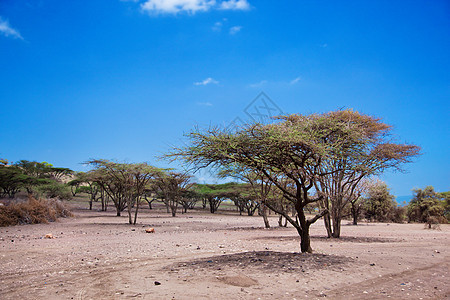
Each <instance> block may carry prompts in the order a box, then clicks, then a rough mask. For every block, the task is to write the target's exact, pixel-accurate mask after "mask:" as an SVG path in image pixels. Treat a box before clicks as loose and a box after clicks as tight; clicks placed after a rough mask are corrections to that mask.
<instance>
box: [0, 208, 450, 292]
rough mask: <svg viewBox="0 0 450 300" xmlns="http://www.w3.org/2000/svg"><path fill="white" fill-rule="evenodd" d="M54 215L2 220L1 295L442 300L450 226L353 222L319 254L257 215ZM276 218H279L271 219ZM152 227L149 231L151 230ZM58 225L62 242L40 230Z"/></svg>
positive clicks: (318, 230)
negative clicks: (135, 221)
mask: <svg viewBox="0 0 450 300" xmlns="http://www.w3.org/2000/svg"><path fill="white" fill-rule="evenodd" d="M75 213H76V217H75V218H70V219H64V220H61V221H60V222H56V223H52V224H40V225H27V226H14V227H8V228H1V229H0V274H1V275H0V282H1V286H0V298H1V299H212V298H215V299H258V298H260V299H318V298H322V297H327V298H331V299H362V298H365V299H386V298H392V299H445V298H446V297H448V296H449V295H450V285H449V283H448V282H449V280H448V270H449V267H450V259H449V258H450V257H449V253H448V249H449V246H450V226H449V225H441V230H440V231H436V230H424V229H423V225H421V224H389V225H388V224H362V225H360V226H344V227H343V238H342V239H340V240H338V241H337V240H329V239H326V238H324V235H325V230H324V228H323V225H322V223H317V224H314V225H313V226H312V228H311V231H312V246H313V249H314V250H315V253H314V254H298V253H295V252H296V251H298V249H299V240H298V237H297V236H296V232H295V230H294V229H293V228H278V227H277V228H272V229H269V230H267V229H263V228H262V220H261V219H260V218H259V217H246V216H242V217H239V216H234V215H211V214H206V213H199V212H191V213H189V214H188V215H180V216H179V217H176V218H171V217H169V216H167V215H166V214H165V213H162V212H153V211H152V212H150V211H148V210H147V211H144V212H143V213H142V214H141V216H140V224H139V225H136V226H130V225H127V224H126V218H125V217H120V218H118V217H115V216H114V214H113V213H112V212H108V213H104V212H89V211H82V210H80V211H76V212H75ZM271 224H273V225H276V220H275V219H273V220H271ZM148 227H153V228H155V233H153V234H149V233H145V230H144V229H145V228H148ZM47 233H52V234H53V236H54V237H55V238H54V239H44V238H42V237H43V236H44V235H45V234H47Z"/></svg>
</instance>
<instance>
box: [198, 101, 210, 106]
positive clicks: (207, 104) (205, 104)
mask: <svg viewBox="0 0 450 300" xmlns="http://www.w3.org/2000/svg"><path fill="white" fill-rule="evenodd" d="M197 105H200V106H213V104H212V103H211V102H197Z"/></svg>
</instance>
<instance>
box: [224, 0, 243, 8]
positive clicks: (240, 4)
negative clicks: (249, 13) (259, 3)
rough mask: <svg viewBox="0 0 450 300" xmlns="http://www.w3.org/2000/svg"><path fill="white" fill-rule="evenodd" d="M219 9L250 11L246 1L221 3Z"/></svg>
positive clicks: (236, 0)
mask: <svg viewBox="0 0 450 300" xmlns="http://www.w3.org/2000/svg"><path fill="white" fill-rule="evenodd" d="M220 9H232V10H247V9H250V4H249V3H248V2H247V0H229V1H223V2H222V3H221V4H220Z"/></svg>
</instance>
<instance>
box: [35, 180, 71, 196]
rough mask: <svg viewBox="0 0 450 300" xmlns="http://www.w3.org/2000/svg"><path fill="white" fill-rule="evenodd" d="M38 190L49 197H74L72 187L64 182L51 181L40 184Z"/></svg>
mask: <svg viewBox="0 0 450 300" xmlns="http://www.w3.org/2000/svg"><path fill="white" fill-rule="evenodd" d="M37 191H38V193H40V194H42V195H44V196H45V197H47V198H59V199H61V200H70V199H72V193H71V191H70V187H69V186H68V185H66V184H64V183H58V182H55V181H51V182H49V183H47V184H43V185H39V186H38V187H37Z"/></svg>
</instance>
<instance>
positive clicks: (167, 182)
mask: <svg viewBox="0 0 450 300" xmlns="http://www.w3.org/2000/svg"><path fill="white" fill-rule="evenodd" d="M190 180H191V176H190V175H188V174H185V173H177V172H172V171H169V172H160V173H159V174H158V176H156V178H155V179H154V180H153V182H152V185H153V187H154V191H155V192H156V193H157V194H160V195H161V198H162V199H163V201H164V203H165V204H166V206H167V207H168V208H169V209H170V211H171V213H172V217H175V216H176V214H177V208H178V204H180V203H181V204H182V203H183V198H184V197H185V196H186V195H185V193H186V192H187V191H188V190H189V188H190V187H191V186H192V183H191V182H190Z"/></svg>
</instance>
